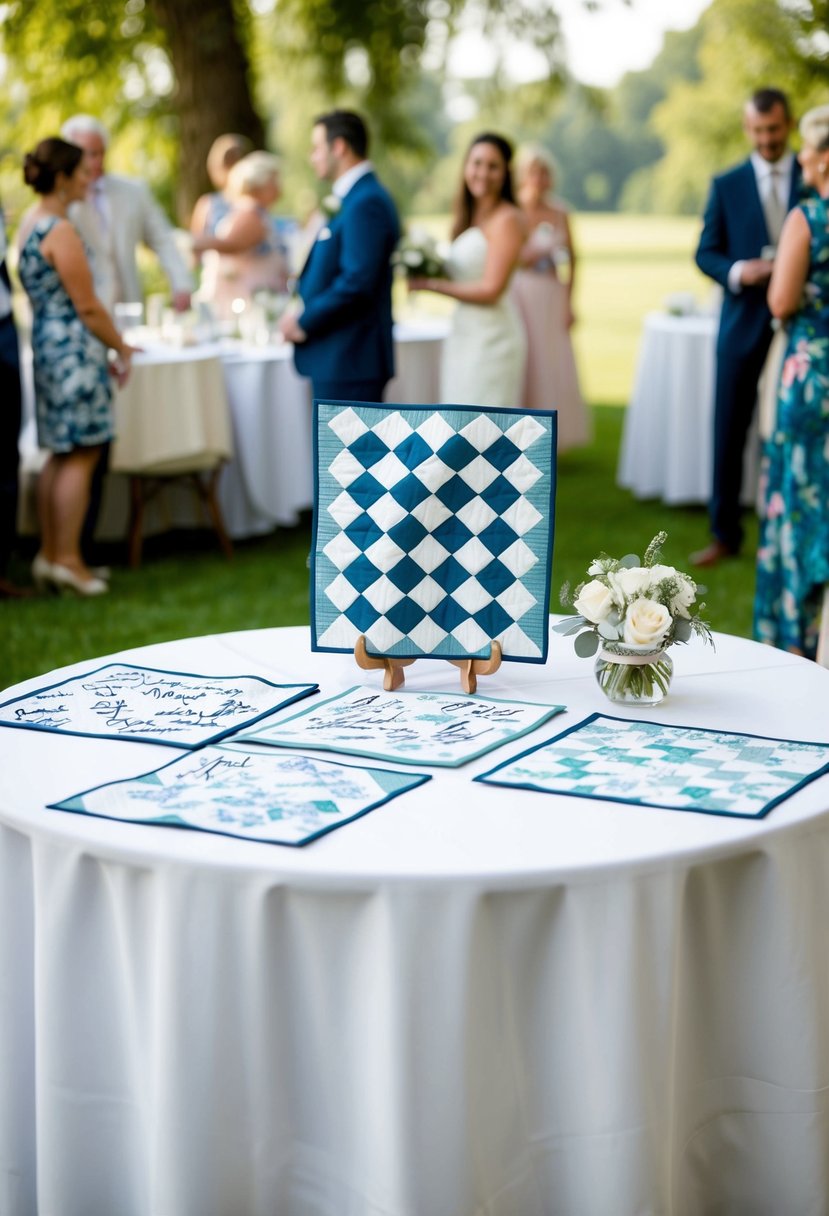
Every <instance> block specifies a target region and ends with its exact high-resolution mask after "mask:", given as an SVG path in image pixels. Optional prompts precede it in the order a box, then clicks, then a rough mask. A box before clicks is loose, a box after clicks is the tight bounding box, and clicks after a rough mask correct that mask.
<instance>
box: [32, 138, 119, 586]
mask: <svg viewBox="0 0 829 1216" xmlns="http://www.w3.org/2000/svg"><path fill="white" fill-rule="evenodd" d="M23 177H24V180H25V181H26V183H27V184H28V185H30V186H31V187H32V189H33V190H34V191H35V193H36V194H37V195H38V196H39V202H38V204H37V205H36V206H35V207H33V208H32V210H31V211H30V212H29V213H28V215H27V217H26V220H27V222H26V227H25V230H24V231H23V232H22V233H21V246H20V257H19V260H18V273H19V275H20V280H21V282H22V283H23V286H24V287H25V289H26V293H27V295H28V297H29V300H30V302H31V306H32V356H33V362H34V378H35V399H36V405H37V433H38V442H39V444H40V446H41V447H43V448H47V449H48V450H49V452H50V455H49V458H48V460H47V461H46V464H45V465H44V466H43V469H42V470H41V473H40V478H39V480H38V487H37V501H38V517H39V521H40V529H41V550H40V552H39V553H38V555H37V557H36V558H35V560H34V563H33V565H32V576H33V578H34V580H35V583H36V584H38V586H41V587H46V586H48V587H52V588H54V589H55V590H57V591H71V592H74V593H75V594H77V595H101V594H102V593H103V592H104V591H106V590H107V584H106V583H105V582H104V580H103V579H101V578H97V577H95V575H94V574H93V573H92V571H91V570H90V569H89V567H88V566H87V565H86V564H85V562H84V560H83V558H82V557H81V551H80V535H81V527H82V524H83V520H84V515H85V514H86V508H87V504H88V501H89V486H90V482H91V480H92V473H93V471H94V469H95V465H96V463H97V461H98V460H99V458H100V455H101V448H102V445H103V444H104V443H106V442H107V441H108V440H110V439H111V438H112V435H113V420H112V389H111V381H110V375H109V370H108V368H107V347H109V348H110V349H112V350H114V351H115V353H116V355H117V356H118V363H117V364H116V367H115V370H116V372H117V374H118V375H119V376H121V377H125V376H126V375H127V372H128V369H129V363H130V357H131V355H132V349H133V348H132V347H130V346H127V345H126V343H125V342H124V341H123V340H122V338H121V335H120V334H119V333H118V330H117V329H116V328H115V325H114V324H113V321H112V318H111V317H110V315H109V313H108V312H107V310H106V309H105V308H104V306H103V304H102V303H101V301H100V300H99V299H98V297H97V296H96V295H95V289H94V287H93V285H92V273H91V271H90V268H89V262H88V261H87V257H86V253H85V251H84V247H83V244H82V242H81V239H80V237H79V236H78V234H77V232H76V231H75V229H74V228H73V227H72V224H71V223H70V222H69V220H68V219H67V218H66V213H67V208H68V207H69V205H70V204H71V203H75V202H81V201H82V200H83V199H84V198H85V197H86V191H87V186H88V184H89V174H88V171H87V169H86V166H85V163H84V159H83V152H82V150H81V149H80V148H79V147H78V146H77V145H76V144H70V143H67V142H66V141H65V140H63V139H57V138H55V139H44V140H41V142H40V143H39V144H38V145H37V147H36V148H35V149H34V151H33V152H29V153H27V155H26V157H25V160H24V162H23Z"/></svg>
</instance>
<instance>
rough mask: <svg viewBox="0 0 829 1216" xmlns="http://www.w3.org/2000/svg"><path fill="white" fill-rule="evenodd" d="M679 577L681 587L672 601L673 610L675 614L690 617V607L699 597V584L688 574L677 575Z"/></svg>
mask: <svg viewBox="0 0 829 1216" xmlns="http://www.w3.org/2000/svg"><path fill="white" fill-rule="evenodd" d="M677 578H678V579H679V588H678V590H677V593H676V595H675V596H674V597H673V599H672V600H671V603H670V608H671V612H672V613H673V614H674V616H684V617H690V615H691V613H690V612H689V611H688V609H689V608H691V606H692V605H693V604H694V603H695V601H696V598H697V585H696V583H695V582H694V580H693V579H692V578H689V577H688V575H687V574H679V575H677Z"/></svg>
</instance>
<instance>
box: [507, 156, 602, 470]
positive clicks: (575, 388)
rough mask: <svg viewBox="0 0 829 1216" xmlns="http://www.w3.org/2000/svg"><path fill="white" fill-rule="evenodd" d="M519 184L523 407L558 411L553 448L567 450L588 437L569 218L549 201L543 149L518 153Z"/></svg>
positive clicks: (551, 169)
mask: <svg viewBox="0 0 829 1216" xmlns="http://www.w3.org/2000/svg"><path fill="white" fill-rule="evenodd" d="M516 183H517V193H518V203H519V206H520V207H521V210H522V211H523V212H524V215H525V216H526V219H527V228H528V234H529V235H528V237H527V240H526V242H525V244H524V246H523V248H522V250H521V254H520V256H519V260H518V270H517V271H516V273H515V274H514V275H513V278H512V298H513V300H514V302H515V305H516V307H517V308H518V311H519V313H520V315H521V318H522V320H523V322H524V327H525V329H526V331H527V367H526V372H525V376H524V393H523V398H522V402H521V404H522V406H523V408H524V409H527V410H539V409H554V410H557V411H558V451H559V452H565V451H566V450H567V449H568V448H573V447H580V446H583V445H584V444H586V443H588V442H589V440H590V437H591V432H590V419H589V416H588V413H587V410H586V408H585V404H584V400H583V399H582V395H581V390H580V388H579V378H578V372H577V370H576V357H575V354H574V352H573V343H572V340H571V329H572V326H573V324H574V323H575V316H574V314H573V289H574V284H575V270H576V254H575V250H574V248H573V238H572V235H571V232H570V221H569V217H568V214H567V210H566V208H564V207H563V206H562V205H561V204H560V203H559V202H557V201H556V200H555V199H554V198H552V197H551V195H552V191H553V188H554V186H555V161H554V160H553V158H552V156H551V155H550V154H549V153H548V152H547V151H546V150H545V149H544V148H542V147H539V146H537V145H536V146H531V147H527V148H522V149H520V150H519V152H518V156H517V157H516Z"/></svg>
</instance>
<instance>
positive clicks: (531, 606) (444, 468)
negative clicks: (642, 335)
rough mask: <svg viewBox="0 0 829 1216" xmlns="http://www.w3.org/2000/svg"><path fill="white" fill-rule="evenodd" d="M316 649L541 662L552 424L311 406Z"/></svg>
mask: <svg viewBox="0 0 829 1216" xmlns="http://www.w3.org/2000/svg"><path fill="white" fill-rule="evenodd" d="M314 442H315V511H314V546H313V575H312V580H311V584H312V598H313V603H312V612H311V619H312V647H313V649H314V650H353V648H354V645H355V643H356V642H357V640H358V638H359V637H360V636H361V635H365V638H366V644H367V648H368V650H369V651H370V652H371V653H374V654H383V655H392V656H397V657H412V656H415V657H417V656H421V655H431V656H433V657H434V658H461V657H468V656H484V655H488V654H489V653H490V643H491V641H492V640H497V641H498V642H499V644H500V646H501V650H502V653H503V657H504V658H505V659H513V660H517V661H523V662H536V663H542V662H544V661H545V660H546V657H547V644H548V633H547V615H548V610H547V603H548V597H549V587H550V574H551V562H552V551H553V518H554V502H555V452H556V416H555V414H554V413H553V412H551V411H538V412H534V413H532V414H525V413H523V412H522V411H520V410H487V411H484V410H481V409H478V408H476V407H474V406H397V405H372V404H365V403H359V402H323V401H317V402H315V403H314Z"/></svg>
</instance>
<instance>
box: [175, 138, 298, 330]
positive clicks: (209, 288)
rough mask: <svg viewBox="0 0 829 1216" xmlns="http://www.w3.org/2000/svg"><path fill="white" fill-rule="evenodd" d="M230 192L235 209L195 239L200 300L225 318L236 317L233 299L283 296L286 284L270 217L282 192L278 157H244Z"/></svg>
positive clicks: (284, 262)
mask: <svg viewBox="0 0 829 1216" xmlns="http://www.w3.org/2000/svg"><path fill="white" fill-rule="evenodd" d="M227 192H228V195H229V197H230V199H231V209H230V211H229V212H228V213H227V215H225V216H224V218H223V219H222V220H220V221H219V223H218V225H217V227H216V231H215V233H213V234H203V235H201V236H197V237H195V238H194V240H193V249H194V251H195V252H196V253H205V257H204V269H203V273H202V281H201V287H200V288H199V298H200V299H202V300H205V301H206V302H207V303H208V304H210V305H211V307H212V308H213V309H214V310H215V312H216V314H217V316H219V317H223V318H227V317H229V316H231V315H232V311H231V305H232V304H233V301H234V300H237V299H241V300H245V301H249V300H250V299H251V297H252V296H253V294H254V292H256V291H271V292H284V291H285V290H286V288H287V283H288V264H287V259H286V256H285V251H284V249H283V248H282V246H281V244H280V242H279V239H278V237H277V235H276V230H275V228H274V225H273V221H272V218H271V215H270V208H271V207H272V206H273V204H274V203H275V202H276V201H277V199H278V198H279V197H280V196H281V193H282V191H281V187H280V181H279V160H278V159H277V157H275V156H272V155H271V153H270V152H251V153H249V154H248V155H247V156H243V157H242V159H241V160H240V161H237V163H236V164H235V165H234V166H233V168H232V169H231V170H230V172H229V174H228V179H227Z"/></svg>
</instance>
